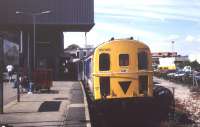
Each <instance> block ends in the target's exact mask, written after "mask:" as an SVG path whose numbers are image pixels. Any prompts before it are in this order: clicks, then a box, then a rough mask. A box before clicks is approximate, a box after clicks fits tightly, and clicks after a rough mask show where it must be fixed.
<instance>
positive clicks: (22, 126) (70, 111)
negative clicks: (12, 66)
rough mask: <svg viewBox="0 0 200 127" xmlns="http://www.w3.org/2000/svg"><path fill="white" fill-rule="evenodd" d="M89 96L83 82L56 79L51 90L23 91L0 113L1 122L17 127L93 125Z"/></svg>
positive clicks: (80, 126)
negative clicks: (86, 94) (43, 91)
mask: <svg viewBox="0 0 200 127" xmlns="http://www.w3.org/2000/svg"><path fill="white" fill-rule="evenodd" d="M89 118H90V117H89V113H88V109H87V101H86V96H85V94H84V90H83V89H82V86H81V84H80V83H79V82H66V81H54V82H53V83H52V87H51V89H50V91H48V92H47V93H33V94H23V96H21V101H20V102H17V101H12V102H10V103H8V104H7V105H5V106H4V114H0V125H1V124H2V125H4V124H7V125H11V126H14V127H30V126H35V127H41V126H55V127H56V126H59V127H69V126H77V125H78V126H79V127H88V126H90V119H89Z"/></svg>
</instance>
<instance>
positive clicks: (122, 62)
mask: <svg viewBox="0 0 200 127" xmlns="http://www.w3.org/2000/svg"><path fill="white" fill-rule="evenodd" d="M128 65H129V55H128V54H120V55H119V66H128Z"/></svg>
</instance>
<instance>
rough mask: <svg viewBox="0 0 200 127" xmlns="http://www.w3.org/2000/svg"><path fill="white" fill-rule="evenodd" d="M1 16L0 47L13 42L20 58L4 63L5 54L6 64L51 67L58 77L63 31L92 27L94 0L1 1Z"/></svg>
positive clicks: (62, 47)
mask: <svg viewBox="0 0 200 127" xmlns="http://www.w3.org/2000/svg"><path fill="white" fill-rule="evenodd" d="M0 17H1V18H0V43H1V44H0V49H3V50H5V45H10V46H11V47H16V48H17V49H18V52H17V53H18V54H19V55H16V56H15V57H18V59H19V61H14V62H13V61H10V62H8V60H7V62H5V61H6V60H5V59H6V58H7V57H4V59H3V62H4V65H6V64H14V65H15V64H19V66H20V67H22V68H25V69H27V70H28V69H31V70H35V69H38V68H44V69H45V68H46V69H48V68H49V69H52V70H53V74H54V79H55V80H56V79H58V76H59V73H60V72H59V67H60V64H61V63H60V61H61V60H60V57H61V55H62V54H63V53H64V36H63V32H89V31H90V30H91V29H92V27H93V26H94V0H84V1H83V0H1V1H0ZM3 47H4V48H3ZM0 54H1V55H2V54H3V55H5V51H3V52H1V53H0ZM1 58H2V57H1Z"/></svg>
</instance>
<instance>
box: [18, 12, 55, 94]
mask: <svg viewBox="0 0 200 127" xmlns="http://www.w3.org/2000/svg"><path fill="white" fill-rule="evenodd" d="M15 13H16V14H24V15H29V16H31V17H32V20H33V70H34V69H35V68H36V66H35V61H36V60H35V57H36V56H35V45H36V17H37V16H39V15H43V14H49V13H51V11H50V10H47V11H42V12H38V13H26V12H22V11H16V12H15ZM28 41H29V40H28ZM28 44H29V43H28ZM29 48H30V47H29V46H28V59H29V60H28V62H29V74H28V76H29V81H30V82H29V87H30V88H29V93H32V90H31V89H32V85H33V81H32V73H31V69H30V68H31V67H30V58H29V55H30V54H29V52H30V50H29Z"/></svg>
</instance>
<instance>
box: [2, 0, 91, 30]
mask: <svg viewBox="0 0 200 127" xmlns="http://www.w3.org/2000/svg"><path fill="white" fill-rule="evenodd" d="M34 15H35V24H36V25H37V26H39V27H37V28H40V29H42V28H45V29H53V30H54V29H55V30H59V31H80V32H88V31H89V30H90V29H91V28H92V27H93V25H94V0H0V30H2V29H3V30H5V29H6V30H7V29H13V28H16V29H22V28H23V29H24V28H25V29H30V28H32V26H33V22H34V20H33V17H34Z"/></svg>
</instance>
